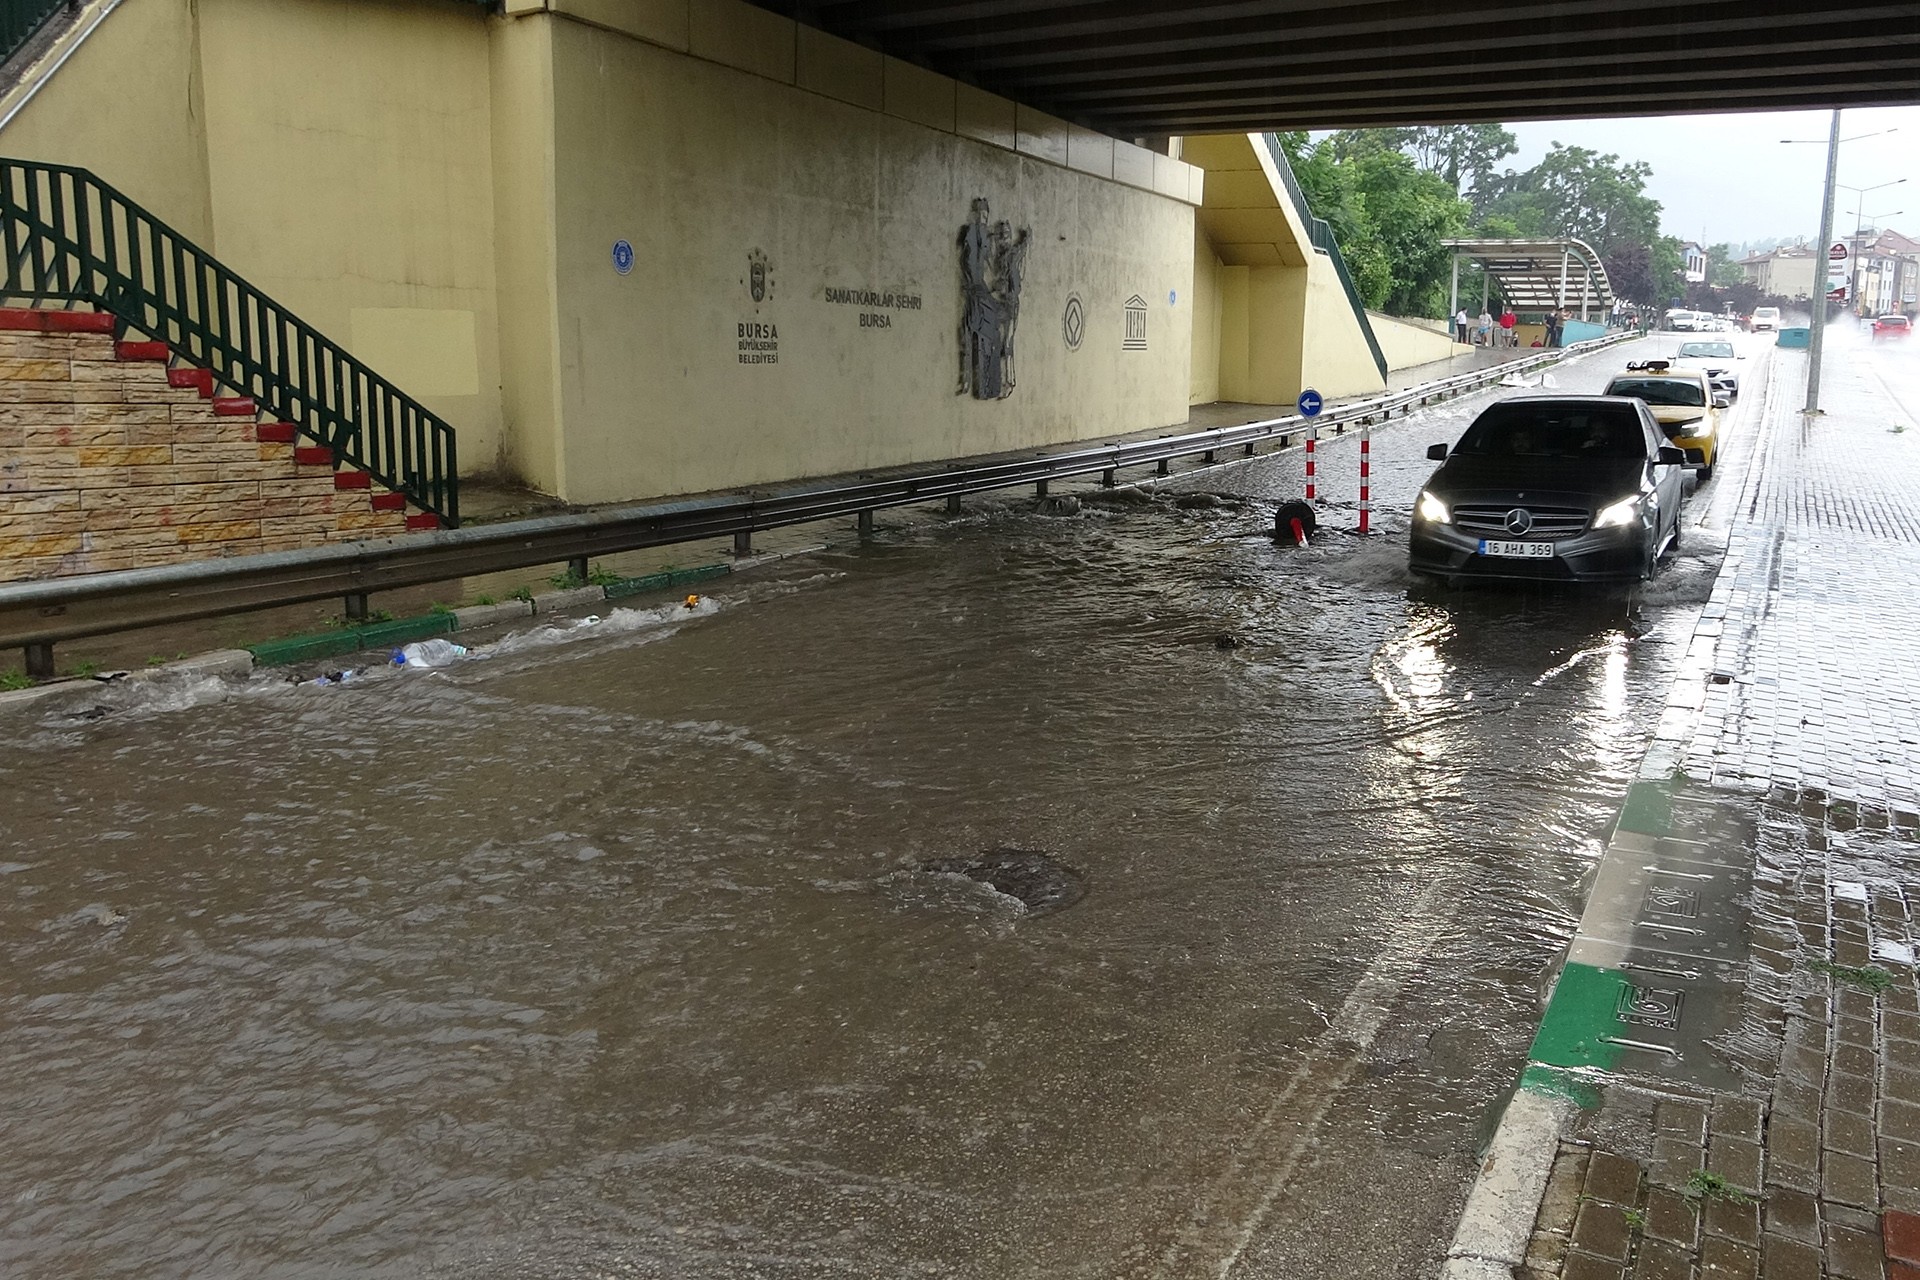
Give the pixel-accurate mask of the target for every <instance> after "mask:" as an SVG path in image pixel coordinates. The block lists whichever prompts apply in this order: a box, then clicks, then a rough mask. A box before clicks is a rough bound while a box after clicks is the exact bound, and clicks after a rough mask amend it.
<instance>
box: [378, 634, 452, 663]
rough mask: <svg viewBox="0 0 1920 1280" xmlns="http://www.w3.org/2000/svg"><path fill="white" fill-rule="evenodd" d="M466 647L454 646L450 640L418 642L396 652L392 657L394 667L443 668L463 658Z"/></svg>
mask: <svg viewBox="0 0 1920 1280" xmlns="http://www.w3.org/2000/svg"><path fill="white" fill-rule="evenodd" d="M466 655H467V647H466V646H465V645H463V644H455V643H454V642H453V641H451V640H439V639H434V640H420V641H417V642H415V643H413V644H410V645H408V646H406V648H404V649H400V650H397V651H396V652H395V653H394V655H393V665H394V666H396V667H444V666H446V665H447V664H448V663H450V662H452V661H453V660H454V659H455V658H464V657H466Z"/></svg>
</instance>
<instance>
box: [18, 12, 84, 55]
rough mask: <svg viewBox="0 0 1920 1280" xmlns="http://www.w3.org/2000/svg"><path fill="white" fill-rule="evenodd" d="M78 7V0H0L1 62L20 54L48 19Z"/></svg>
mask: <svg viewBox="0 0 1920 1280" xmlns="http://www.w3.org/2000/svg"><path fill="white" fill-rule="evenodd" d="M78 7H79V6H78V3H77V0H0V62H5V61H6V60H7V59H8V58H11V57H12V56H13V55H14V54H16V53H18V52H19V51H20V48H21V46H22V45H24V44H26V42H27V41H29V40H31V39H33V34H34V32H36V31H38V30H40V28H41V27H44V26H45V25H46V24H47V19H48V18H51V17H52V16H53V15H54V14H56V13H58V12H60V10H62V9H74V8H78Z"/></svg>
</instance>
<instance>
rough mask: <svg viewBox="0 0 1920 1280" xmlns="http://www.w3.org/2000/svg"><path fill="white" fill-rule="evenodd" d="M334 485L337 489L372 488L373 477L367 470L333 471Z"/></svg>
mask: <svg viewBox="0 0 1920 1280" xmlns="http://www.w3.org/2000/svg"><path fill="white" fill-rule="evenodd" d="M333 487H334V488H336V489H371V488H373V477H372V476H371V475H369V474H368V473H366V472H365V471H336V472H334V473H333Z"/></svg>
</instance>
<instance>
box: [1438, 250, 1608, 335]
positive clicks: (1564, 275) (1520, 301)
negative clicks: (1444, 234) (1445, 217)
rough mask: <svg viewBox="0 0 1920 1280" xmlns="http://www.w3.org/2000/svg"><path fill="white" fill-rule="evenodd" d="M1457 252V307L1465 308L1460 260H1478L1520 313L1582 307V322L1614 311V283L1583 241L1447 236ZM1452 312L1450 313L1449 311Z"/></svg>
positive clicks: (1455, 277) (1455, 281) (1454, 296)
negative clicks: (1461, 293)
mask: <svg viewBox="0 0 1920 1280" xmlns="http://www.w3.org/2000/svg"><path fill="white" fill-rule="evenodd" d="M1440 243H1441V244H1443V245H1445V246H1446V247H1447V248H1448V249H1450V250H1451V251H1452V252H1453V305H1452V308H1451V310H1453V311H1457V310H1458V309H1459V307H1460V263H1461V260H1462V259H1465V260H1467V261H1469V262H1476V263H1478V264H1480V266H1481V267H1482V268H1484V269H1485V270H1486V273H1487V276H1488V277H1489V278H1490V279H1492V280H1493V281H1495V282H1497V283H1498V284H1499V286H1500V296H1501V297H1502V298H1504V299H1506V302H1507V305H1508V306H1509V307H1511V308H1513V309H1514V310H1515V311H1569V312H1573V311H1577V312H1578V313H1579V315H1580V318H1581V319H1582V320H1585V319H1587V318H1589V317H1590V316H1592V315H1594V314H1595V313H1598V314H1600V315H1603V316H1604V315H1606V314H1607V313H1608V312H1610V311H1612V310H1613V286H1612V284H1611V282H1609V281H1608V279H1607V268H1606V266H1605V265H1604V264H1603V263H1602V262H1601V261H1600V255H1599V254H1597V253H1595V252H1594V251H1593V246H1591V245H1589V244H1588V243H1587V242H1586V241H1584V240H1575V239H1573V238H1571V237H1568V238H1567V239H1564V240H1442V241H1441V242H1440ZM1450 313H1451V312H1450Z"/></svg>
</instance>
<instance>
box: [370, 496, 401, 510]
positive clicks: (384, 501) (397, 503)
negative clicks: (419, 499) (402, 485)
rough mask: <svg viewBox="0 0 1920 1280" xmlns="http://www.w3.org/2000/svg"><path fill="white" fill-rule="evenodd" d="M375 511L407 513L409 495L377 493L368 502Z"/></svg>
mask: <svg viewBox="0 0 1920 1280" xmlns="http://www.w3.org/2000/svg"><path fill="white" fill-rule="evenodd" d="M368 501H369V502H370V504H371V505H372V507H373V509H374V510H375V511H405V510H406V509H407V495H406V494H404V493H376V494H374V495H373V497H372V498H370V499H369V500H368Z"/></svg>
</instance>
